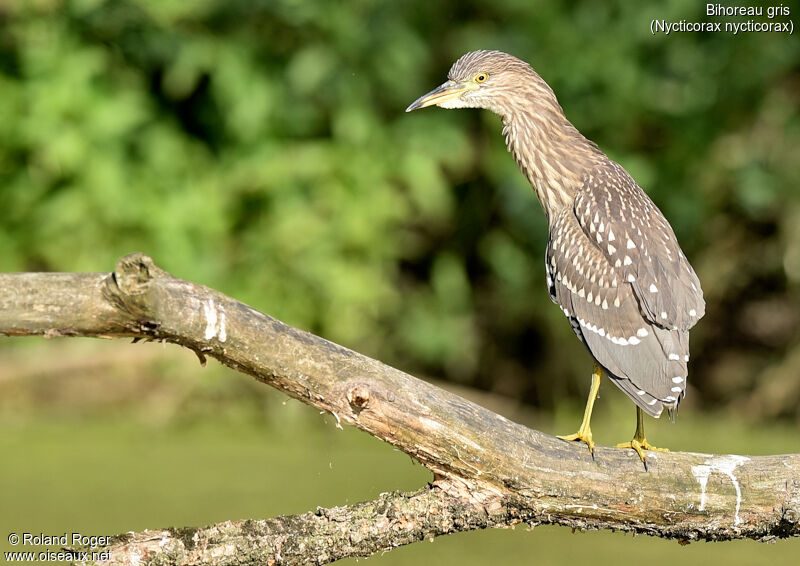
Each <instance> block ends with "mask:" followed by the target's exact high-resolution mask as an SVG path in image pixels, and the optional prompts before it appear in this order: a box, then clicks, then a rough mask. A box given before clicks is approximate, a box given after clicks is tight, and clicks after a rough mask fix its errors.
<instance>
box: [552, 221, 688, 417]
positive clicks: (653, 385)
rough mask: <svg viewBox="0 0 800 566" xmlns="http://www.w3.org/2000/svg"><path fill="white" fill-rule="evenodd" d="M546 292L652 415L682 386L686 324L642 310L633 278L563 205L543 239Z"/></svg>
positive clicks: (674, 401)
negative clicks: (668, 323) (661, 321)
mask: <svg viewBox="0 0 800 566" xmlns="http://www.w3.org/2000/svg"><path fill="white" fill-rule="evenodd" d="M546 262H547V276H548V287H549V291H550V295H551V298H553V300H554V301H555V302H556V303H557V304H558V305H559V306H560V307H561V309H562V310H563V311H564V314H565V315H566V316H567V317H568V318H569V319H570V322H571V324H572V327H573V330H574V331H575V333H576V334H577V335H578V337H579V338H580V339H581V340H582V341H583V343H584V344H585V345H586V347H587V348H588V349H589V351H590V352H591V354H592V356H593V357H594V358H595V359H596V360H597V362H598V363H599V364H600V365H601V366H603V367H604V368H605V369H606V371H607V373H608V374H609V377H611V378H612V380H613V381H614V383H615V384H616V385H617V386H618V387H619V388H620V389H622V390H623V391H624V392H625V393H626V394H627V395H628V396H629V397H630V398H631V399H632V400H633V401H634V402H635V403H636V404H637V405H638V406H640V407H641V408H642V409H643V410H644V411H646V412H647V413H648V414H650V415H652V416H656V417H657V416H659V415H660V414H661V411H662V409H663V408H664V407H665V406H666V407H667V408H668V409H674V408H676V407H677V405H678V403H679V402H680V399H681V398H682V396H683V394H684V388H685V386H686V375H687V364H686V362H687V361H688V354H689V350H688V347H689V344H688V341H689V340H688V332H686V331H684V330H680V329H669V328H662V327H661V326H660V325H657V324H654V323H653V321H651V320H650V319H648V318H647V317H646V316H644V315H643V313H642V308H641V306H640V304H639V301H638V298H637V296H636V294H635V289H634V287H633V285H632V284H631V283H630V282H629V281H627V280H626V278H625V277H624V271H623V270H621V269H619V268H616V267H614V265H613V264H612V263H611V262H609V260H608V258H607V257H606V254H604V253H603V251H602V250H601V249H600V247H598V243H597V241H596V239H591V238H590V237H589V235H588V234H587V233H586V232H585V231H584V229H583V227H582V226H581V224H580V222H579V220H578V217H577V216H576V214H575V211H574V210H573V209H571V208H565V209H564V210H562V211H561V213H560V214H559V215H558V216H557V217H556V218H555V219H554V221H553V223H552V225H551V229H550V241H549V244H548V247H547V256H546Z"/></svg>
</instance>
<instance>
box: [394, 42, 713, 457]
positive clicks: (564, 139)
mask: <svg viewBox="0 0 800 566" xmlns="http://www.w3.org/2000/svg"><path fill="white" fill-rule="evenodd" d="M433 105H435V106H439V107H441V108H446V109H453V108H482V109H488V110H490V111H492V112H493V113H495V114H497V115H499V116H500V118H501V120H502V124H503V135H504V136H505V141H506V145H507V147H508V150H509V152H510V153H511V155H512V156H513V158H514V160H515V161H516V163H517V165H518V167H519V169H520V170H521V172H522V173H523V174H524V175H525V177H526V178H527V180H528V181H529V182H530V184H531V186H532V187H533V190H534V192H535V193H536V196H537V197H538V199H539V202H540V203H541V205H542V208H543V210H544V214H545V216H546V217H547V222H548V228H549V238H548V242H547V247H546V251H545V271H546V282H547V290H548V293H549V295H550V298H551V300H552V301H553V302H554V303H556V304H557V305H558V306H559V307H560V308H561V310H562V311H563V313H564V315H565V316H566V317H567V319H568V320H569V323H570V325H571V326H572V330H573V331H574V333H575V335H576V336H577V337H578V339H579V340H580V341H581V342H582V343H583V344H584V346H585V347H586V348H587V349H588V351H589V353H590V354H591V356H592V359H593V370H592V381H591V387H590V390H589V397H588V400H587V403H586V408H585V410H584V416H583V420H582V422H581V425H580V427H579V428H578V432H576V433H575V434H571V435H565V436H559V438H561V439H563V440H567V441H579V442H583V443H585V444H586V445H587V446H588V448H589V451H590V453H591V455H592V458H594V451H595V443H594V440H593V438H592V431H591V424H590V421H591V416H592V409H593V407H594V401H595V399H596V397H597V393H598V389H599V387H600V381H601V378H602V376H603V375H606V376H607V377H608V378H609V379H610V380H611V381H612V382H613V383H614V384H615V385H616V386H617V387H619V388H620V389H621V390H622V391H623V392H624V393H625V394H626V395H627V396H628V397H629V398H630V399H631V400H632V401H633V402H634V403H635V405H636V430H635V432H634V436H633V439H632V440H631V441H630V442H625V443H621V444H617V445H616V446H617V447H624V448H631V449H633V450H634V451H635V452H636V453H637V454H638V456H639V458H640V459H641V461H642V462H643V463H644V465H645V468H646V467H647V460H646V455H645V451H647V450H658V451H668V450H667V449H664V448H658V447H656V446H654V445H652V444H650V443H649V442H648V441H647V438H646V436H645V432H644V419H643V413H646V414H648V415H650V416H651V417H655V418H658V417H660V416H661V414H662V412H663V410H664V409H666V410H667V413H668V414H669V416H670V418H671V419H672V420H673V421H674V418H675V415H676V413H677V410H678V406H679V404H680V402H681V400H682V399H683V398H684V396H685V395H686V383H687V381H686V380H687V376H688V362H689V330H690V329H691V328H692V327H693V326H694V325H695V324H696V323H697V321H698V320H700V318H702V316H703V315H704V314H705V301H704V299H703V291H702V289H701V287H700V280H699V279H698V277H697V274H696V273H695V271H694V269H693V268H692V266H691V264H690V263H689V261H688V259H687V258H686V255H685V254H684V253H683V251H682V250H681V247H680V245H679V244H678V240H677V238H676V236H675V233H674V231H673V229H672V227H671V226H670V224H669V222H668V221H667V219H666V218H665V217H664V215H663V213H662V212H661V211H660V210H659V208H658V207H657V206H656V205H655V204H654V203H653V201H652V200H651V199H650V197H649V196H648V195H647V194H646V193H645V192H644V190H642V188H641V187H640V186H639V185H638V184H637V183H636V181H635V180H634V179H633V178H632V177H631V175H630V174H629V173H628V172H627V171H626V170H625V169H624V168H623V167H622V166H621V165H620V164H618V163H616V162H614V161H612V160H611V159H610V158H609V157H607V156H606V155H605V153H603V151H602V150H601V149H600V148H599V147H598V146H597V144H595V143H594V142H592V141H590V140H588V139H587V138H585V137H584V136H583V135H582V134H581V133H580V132H579V131H578V129H577V128H576V127H575V126H574V125H573V124H572V123H571V122H570V121H569V120H568V119H567V117H566V115H565V113H564V110H563V109H562V107H561V105H560V104H559V102H558V100H557V98H556V95H555V93H554V92H553V89H552V88H550V86H549V85H548V84H547V83H546V82H545V81H544V79H542V77H541V76H539V74H538V73H537V72H536V71H535V70H534V69H533V68H532V67H531V66H530V65H529V64H528V63H526V62H524V61H522V60H521V59H518V58H516V57H514V56H512V55H509V54H507V53H504V52H502V51H494V50H479V51H472V52H469V53H466V54H465V55H463V56H461V57H460V58H459V59H458V60H457V61H456V62H455V63H454V64H453V65H452V67H451V68H450V71H449V73H448V75H447V81H446V82H444V83H443V84H441V85H440V86H438V87H436V88H435V89H433V90H431V91H430V92H428V93H426V94H424V95H423V96H421V97H419V98H418V99H417V100H415V101H414V102H413V103H411V105H409V107H408V108H407V109H406V112H411V111H413V110H418V109H421V108H425V107H428V106H433Z"/></svg>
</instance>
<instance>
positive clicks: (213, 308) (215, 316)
mask: <svg viewBox="0 0 800 566" xmlns="http://www.w3.org/2000/svg"><path fill="white" fill-rule="evenodd" d="M203 314H204V315H205V317H206V330H205V334H204V336H205V339H206V340H211V339H212V338H214V337H216V338H217V339H218V340H219V341H220V342H225V340H227V339H228V333H227V330H226V329H225V311H224V310H222V307H221V306H218V305H217V304H216V303H214V299H208V301H206V302H205V303H203Z"/></svg>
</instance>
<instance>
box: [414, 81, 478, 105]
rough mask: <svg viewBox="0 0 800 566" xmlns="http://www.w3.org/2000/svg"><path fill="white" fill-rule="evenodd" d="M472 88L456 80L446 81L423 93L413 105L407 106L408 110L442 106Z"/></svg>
mask: <svg viewBox="0 0 800 566" xmlns="http://www.w3.org/2000/svg"><path fill="white" fill-rule="evenodd" d="M468 90H471V88H470V86H468V85H465V84H461V83H457V82H454V81H447V82H446V83H444V84H442V85H439V86H437V87H436V88H435V89H433V90H432V91H430V92H429V93H427V94H423V95H422V96H420V97H419V98H418V99H416V100H415V101H414V102H412V103H411V105H410V106H409V107H408V108H406V112H411V111H412V110H418V109H420V108H425V107H426V106H433V105H434V104H435V105H436V106H441V105H442V103H444V102H448V101H450V100H454V99H456V98H458V97H459V96H461V94H462V93H464V92H466V91H468Z"/></svg>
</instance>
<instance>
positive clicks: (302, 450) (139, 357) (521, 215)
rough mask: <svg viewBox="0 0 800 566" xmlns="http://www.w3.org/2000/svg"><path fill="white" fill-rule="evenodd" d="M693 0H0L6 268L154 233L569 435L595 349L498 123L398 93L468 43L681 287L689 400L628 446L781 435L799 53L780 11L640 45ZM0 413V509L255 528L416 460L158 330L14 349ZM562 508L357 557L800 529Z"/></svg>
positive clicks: (605, 429)
mask: <svg viewBox="0 0 800 566" xmlns="http://www.w3.org/2000/svg"><path fill="white" fill-rule="evenodd" d="M704 6H705V5H704V4H699V3H696V2H692V1H689V0H673V1H669V2H661V3H658V5H657V6H652V7H643V6H641V5H640V4H638V3H631V2H623V1H622V0H617V1H611V2H605V3H602V4H601V3H597V2H591V1H589V0H585V1H577V2H561V3H556V2H545V1H535V0H524V1H523V0H493V1H492V2H478V1H473V2H469V1H467V2H465V1H455V0H452V1H443V2H428V1H422V0H414V1H410V2H402V3H401V2H382V1H377V0H373V1H369V0H362V1H340V2H311V1H305V0H264V1H253V0H248V1H245V0H226V1H222V0H200V1H196V2H179V1H174V0H170V1H165V0H127V1H111V0H105V1H104V0H76V1H64V0H32V1H28V2H10V1H1V0H0V270H2V271H5V272H9V271H110V270H111V269H113V266H114V263H115V261H116V259H117V258H119V257H120V256H122V255H124V254H127V253H130V252H133V251H142V252H145V253H147V254H149V255H150V256H152V257H153V258H154V260H155V261H156V262H157V263H158V264H159V265H160V266H162V267H164V268H165V269H167V270H168V271H170V272H171V273H173V274H174V275H176V276H177V277H181V278H184V279H189V280H192V281H195V282H199V283H203V284H205V285H208V286H210V287H213V288H216V289H218V290H220V291H222V292H224V293H226V294H228V295H231V296H233V297H236V298H237V299H239V300H241V301H243V302H246V303H248V304H250V305H252V306H254V307H255V308H257V309H259V310H261V311H264V312H266V313H269V314H270V315H272V316H275V317H277V318H279V319H281V320H283V321H284V322H286V323H288V324H291V325H294V326H297V327H300V328H304V329H307V330H310V331H312V332H314V333H316V334H319V335H321V336H324V337H325V338H328V339H330V340H333V341H335V342H338V343H341V344H343V345H346V346H348V347H350V348H353V349H355V350H358V351H360V352H362V353H364V354H367V355H369V356H372V357H375V358H378V359H381V360H383V361H385V362H387V363H389V364H391V365H394V366H396V367H399V368H401V369H403V370H405V371H408V372H410V373H412V374H415V375H417V376H420V377H422V378H425V379H429V380H431V381H434V382H436V383H437V384H438V385H442V386H444V387H449V388H452V389H454V390H456V391H457V392H459V393H461V394H463V395H466V396H469V397H471V398H473V399H474V400H476V401H477V402H479V403H482V404H484V405H486V406H489V407H490V408H492V409H493V410H497V411H499V412H501V413H503V414H504V415H506V416H508V417H509V418H513V419H514V420H517V421H519V422H523V423H525V424H527V425H529V426H534V427H536V428H539V429H541V430H544V431H546V432H549V433H560V434H564V433H568V432H573V431H574V429H575V428H576V427H577V425H578V423H579V420H580V416H581V414H582V407H583V403H584V401H585V395H586V393H587V390H588V382H589V374H590V369H591V364H590V360H589V357H588V355H587V354H586V353H585V351H584V350H583V347H582V346H581V345H580V344H579V342H578V341H577V340H576V339H575V338H574V336H573V334H572V331H571V329H570V327H569V325H568V324H567V323H566V321H565V320H564V317H563V315H562V314H561V312H560V311H559V310H558V309H557V308H556V307H555V306H554V305H553V304H552V303H551V302H550V300H549V298H548V296H547V291H546V289H545V284H544V269H543V258H544V247H545V242H546V239H547V226H546V221H545V218H544V215H543V214H542V212H541V208H540V205H539V203H538V202H537V200H536V198H535V195H534V194H533V192H532V191H531V189H530V187H529V186H528V185H527V182H526V181H525V179H524V178H523V176H522V175H521V174H520V173H519V172H518V170H517V168H516V165H515V164H514V162H513V160H512V159H511V157H510V156H509V155H508V154H507V152H506V148H505V145H504V142H503V139H502V136H501V135H500V129H501V125H500V121H499V119H498V118H497V117H496V116H494V115H492V114H490V113H488V112H480V111H460V112H447V111H444V110H440V109H429V110H424V111H419V112H415V113H413V114H405V113H404V109H405V108H406V106H407V105H408V104H409V103H410V102H411V101H413V100H414V99H415V98H417V97H418V96H419V95H421V94H423V93H424V92H427V91H428V90H429V89H431V88H433V87H434V86H436V85H438V84H440V83H441V82H442V81H443V80H444V79H445V77H446V73H447V70H448V69H449V67H450V64H451V63H452V62H453V61H454V60H455V59H456V58H457V57H458V56H460V55H461V54H462V53H464V52H466V51H469V50H473V49H481V48H494V49H502V50H504V51H508V52H510V53H512V54H515V55H517V56H519V57H520V58H522V59H525V60H527V61H529V62H530V63H531V64H532V65H533V66H534V68H535V69H536V70H537V71H538V72H539V73H540V74H541V75H542V77H543V78H544V79H545V80H547V81H548V82H549V84H550V85H551V86H552V87H553V89H554V90H555V92H556V94H557V95H558V97H559V100H560V102H561V104H562V106H563V107H564V109H565V111H566V113H567V116H568V117H569V118H570V119H571V120H572V122H573V123H574V124H575V125H576V126H577V127H578V129H580V130H581V131H582V132H583V133H584V134H585V135H586V136H587V137H589V138H590V139H592V140H594V141H595V142H597V143H598V144H599V146H600V147H601V148H602V149H603V150H604V151H605V152H606V153H607V154H608V155H609V156H610V157H611V158H612V159H615V160H616V161H619V162H620V163H621V164H622V165H623V166H625V167H626V168H627V169H628V171H629V172H630V173H631V174H632V175H633V176H634V178H636V179H637V181H638V182H639V183H640V184H641V185H642V187H644V188H645V190H646V191H647V192H648V193H649V194H650V196H651V197H652V198H653V199H654V200H655V202H656V203H657V204H658V205H659V207H660V208H661V209H662V210H663V211H664V213H665V214H666V216H667V218H669V220H670V222H671V223H672V225H673V227H674V229H675V232H676V233H677V235H678V238H679V240H680V242H681V244H682V246H683V249H684V251H685V252H686V254H687V256H688V257H689V258H690V260H691V261H692V264H693V265H694V266H695V268H696V270H697V272H698V274H699V276H700V279H701V281H702V283H703V289H704V291H705V296H706V301H707V314H706V317H705V318H704V319H703V320H702V321H701V322H700V323H699V325H698V326H697V327H696V329H695V330H693V331H692V363H691V364H690V386H689V390H688V395H687V397H686V400H685V402H684V403H683V404H682V406H681V414H680V416H679V418H678V420H677V423H676V424H674V425H670V424H669V423H664V422H660V421H655V422H654V421H650V422H649V423H648V427H649V428H648V438H649V439H650V440H652V441H653V442H654V443H655V444H657V445H662V444H663V445H666V446H669V447H671V448H673V449H680V450H695V451H701V452H715V453H721V452H739V453H749V454H766V453H778V452H799V451H800V334H798V328H800V190H798V187H800V167H798V163H800V117H799V116H798V107H800V48H798V44H797V39H796V37H794V36H790V35H786V34H766V33H751V34H740V35H738V36H732V35H728V34H723V33H716V34H713V33H711V34H700V33H676V34H671V35H669V36H665V35H656V36H653V35H651V34H650V21H651V20H652V19H654V18H655V19H662V18H663V19H666V20H668V21H675V20H681V19H687V20H689V21H704V20H707V18H706V17H705V15H704V10H705V8H704ZM788 6H790V7H792V10H793V13H792V15H791V16H790V18H792V19H794V18H796V17H797V14H800V6H799V5H796V4H794V3H790V4H788ZM730 20H732V19H731V18H721V19H720V20H718V21H730ZM784 20H785V18H784ZM734 21H739V20H734ZM795 23H796V20H795ZM0 316H2V313H0ZM601 395H602V400H601V401H600V402H599V403H598V405H597V406H596V411H595V415H596V416H595V418H594V420H593V429H594V432H595V439H596V440H598V441H599V442H600V443H601V444H613V443H615V442H620V441H623V440H627V439H628V438H629V437H630V435H631V434H632V432H633V427H634V418H633V417H634V411H633V407H632V406H631V405H630V403H629V402H628V401H627V400H626V399H624V398H623V396H622V395H621V394H620V393H619V392H618V391H616V390H615V388H613V386H611V385H610V384H608V383H606V384H604V387H603V389H601ZM0 426H1V427H2V433H0V451H1V452H0V453H2V454H3V455H4V458H3V465H2V466H0V483H2V485H3V489H2V490H0V529H2V530H3V531H4V532H13V531H17V532H21V531H23V530H26V529H27V530H29V531H35V532H42V531H43V532H45V533H53V532H55V533H57V534H58V533H61V532H64V531H79V532H84V533H85V534H113V533H116V532H123V531H128V530H139V529H142V528H147V527H150V528H153V527H160V526H168V525H199V524H207V523H211V522H215V521H221V520H226V519H238V518H245V517H247V518H263V517H268V516H273V515H277V514H281V513H298V512H304V511H307V510H309V509H313V508H315V507H316V506H317V505H322V506H326V505H341V504H345V503H347V502H353V501H358V500H363V499H367V498H371V497H374V496H375V495H376V494H377V493H379V492H381V491H390V490H395V489H415V488H417V487H419V486H421V485H423V484H424V482H425V481H428V480H430V475H429V474H428V473H427V472H426V470H425V469H424V468H422V467H420V466H419V465H415V464H414V463H413V462H412V461H411V460H410V459H409V458H408V457H407V456H405V455H403V454H402V453H398V452H396V451H394V450H392V449H391V448H390V447H388V446H385V445H383V444H381V443H380V442H378V441H376V440H374V439H371V438H370V437H368V436H367V435H364V434H362V433H360V432H358V431H353V430H346V431H338V430H336V429H335V428H334V427H333V426H332V425H331V420H330V419H329V418H327V417H325V416H320V415H319V414H318V413H317V412H316V411H314V410H312V409H310V408H307V407H304V406H302V405H300V404H298V403H296V402H295V401H291V400H287V399H286V398H284V397H283V396H281V395H279V394H277V393H275V392H272V391H270V390H268V388H267V387H264V386H262V385H259V384H258V383H255V382H253V381H252V380H251V379H249V378H247V377H245V376H241V375H237V374H235V373H233V372H230V371H227V370H224V369H223V368H220V367H218V365H216V364H215V362H212V363H211V364H210V367H209V368H206V369H201V368H199V367H198V365H197V362H196V359H195V358H194V355H193V354H191V353H190V352H184V351H181V350H179V349H178V348H177V347H174V346H166V347H164V346H161V345H153V344H137V345H130V344H124V343H121V342H119V343H117V342H102V341H90V340H63V341H56V342H45V341H44V340H38V339H25V340H21V339H14V340H10V339H5V340H2V341H0ZM563 531H564V530H563V529H558V528H552V527H548V528H544V527H542V528H537V529H535V530H534V531H533V532H528V531H527V530H526V529H524V528H518V529H517V530H515V531H514V532H508V531H492V532H485V533H468V534H464V535H457V536H452V537H445V538H441V539H437V540H436V541H435V542H434V544H432V545H431V544H429V543H421V544H418V545H413V546H411V547H408V548H405V549H400V550H396V551H393V552H392V553H389V554H386V555H384V556H382V557H373V558H371V559H370V561H374V562H376V563H381V564H403V563H408V562H411V561H414V562H419V561H425V560H432V559H434V558H435V559H436V560H437V561H439V562H441V563H443V564H450V563H452V564H482V563H485V562H486V561H488V560H495V561H496V560H498V557H500V558H499V559H500V560H501V561H503V560H504V561H506V562H507V563H523V562H529V561H530V560H531V559H532V557H536V559H537V561H538V562H539V563H541V564H550V563H552V564H558V563H561V561H566V560H579V559H590V558H591V559H592V560H593V561H594V562H595V563H600V564H603V563H605V562H604V561H606V560H607V561H608V563H615V564H616V563H619V560H620V557H623V558H624V557H628V558H630V559H631V560H633V559H635V558H636V557H638V556H641V553H642V552H648V555H649V558H648V560H650V561H652V562H653V563H656V564H657V563H661V562H659V561H660V560H663V563H664V564H666V563H673V562H674V561H675V560H676V559H681V560H697V561H698V562H699V561H701V560H708V559H710V558H713V559H724V560H726V561H727V562H728V563H729V564H740V563H741V564H750V563H752V562H753V561H754V560H755V559H757V558H758V559H768V560H770V561H772V562H773V563H782V562H783V561H787V562H788V561H789V559H790V558H789V557H790V556H793V557H794V559H796V557H797V553H798V552H800V546H798V543H797V542H796V541H789V542H786V541H782V542H779V543H778V544H776V545H770V546H765V545H758V544H756V543H751V542H741V543H725V544H722V545H720V544H717V545H706V544H702V545H700V544H693V545H690V546H689V547H686V548H679V547H678V545H677V544H675V543H674V542H667V541H660V540H654V539H649V538H644V537H638V538H636V539H631V538H630V537H626V536H623V535H620V534H611V533H590V534H589V533H581V534H576V535H572V534H570V533H569V532H568V531H567V532H563ZM0 534H2V533H0ZM6 547H7V541H6V535H5V534H2V536H0V548H2V549H3V550H6V549H7V548H6ZM653 549H657V550H658V552H657V554H656V555H655V557H654V555H653V554H651V551H652V550H653Z"/></svg>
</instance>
